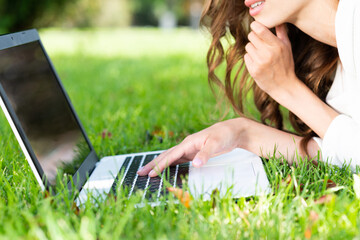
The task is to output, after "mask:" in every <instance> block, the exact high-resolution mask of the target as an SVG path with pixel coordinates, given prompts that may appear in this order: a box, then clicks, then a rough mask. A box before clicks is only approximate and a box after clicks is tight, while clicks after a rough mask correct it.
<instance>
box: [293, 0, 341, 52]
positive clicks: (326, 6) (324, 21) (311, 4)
mask: <svg viewBox="0 0 360 240" xmlns="http://www.w3.org/2000/svg"><path fill="white" fill-rule="evenodd" d="M338 5H339V0H311V1H308V3H307V4H305V6H304V8H303V9H302V10H301V11H299V13H298V14H296V16H294V18H293V19H291V20H290V23H292V24H294V25H295V26H297V27H298V28H299V29H301V30H302V31H303V32H304V33H306V34H308V35H309V36H311V37H312V38H314V39H316V40H318V41H320V42H323V43H325V44H328V45H330V46H333V47H336V46H337V44H336V35H335V17H336V11H337V7H338Z"/></svg>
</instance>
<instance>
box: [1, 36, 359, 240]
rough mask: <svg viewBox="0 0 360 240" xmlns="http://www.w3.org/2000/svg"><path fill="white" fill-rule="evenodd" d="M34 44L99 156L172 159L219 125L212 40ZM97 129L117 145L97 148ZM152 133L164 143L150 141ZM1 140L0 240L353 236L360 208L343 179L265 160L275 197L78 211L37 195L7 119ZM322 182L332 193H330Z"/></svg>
mask: <svg viewBox="0 0 360 240" xmlns="http://www.w3.org/2000/svg"><path fill="white" fill-rule="evenodd" d="M41 36H42V38H43V42H44V45H45V47H46V48H47V50H48V52H49V55H50V56H51V58H52V60H53V63H54V65H55V67H56V69H57V71H58V73H59V75H60V77H61V79H62V80H63V83H64V85H65V87H66V89H67V90H68V93H69V95H70V98H71V99H72V102H73V104H74V106H75V109H76V110H77V112H78V114H79V117H80V119H81V121H82V123H83V125H84V127H85V129H86V131H87V133H88V135H89V138H90V139H91V141H92V143H93V145H94V147H95V149H96V151H97V153H98V154H99V156H100V157H102V156H107V155H114V154H121V153H131V152H138V151H147V150H159V149H167V148H169V147H171V146H173V145H175V144H176V143H178V142H179V141H181V139H183V137H184V136H186V135H188V134H191V133H194V132H196V131H199V130H201V129H203V128H205V127H207V126H209V125H211V124H212V123H215V122H216V120H217V119H218V117H219V116H220V114H219V113H218V112H217V111H216V108H215V104H216V102H215V99H214V97H213V96H212V94H211V91H210V89H209V87H208V84H207V79H206V66H205V54H206V48H207V44H208V40H207V39H206V38H204V37H203V36H202V35H200V34H198V33H195V32H192V31H188V30H177V31H174V32H161V31H158V30H153V29H135V30H134V29H132V30H131V29H128V30H111V29H108V30H86V31H76V30H73V31H59V30H56V29H55V30H44V31H41ZM252 108H253V106H252ZM233 116H234V115H232V114H229V116H228V117H233ZM104 130H106V131H109V132H111V133H112V137H111V138H102V137H101V133H102V132H103V131H104ZM147 131H148V132H150V133H153V132H157V134H159V135H162V137H163V142H162V143H160V142H159V141H158V140H157V138H153V139H152V140H150V141H149V139H147V138H146V132H147ZM0 137H1V141H0V169H1V171H2V172H1V175H0V222H1V224H0V238H1V239H3V238H4V239H18V238H20V239H28V238H29V239H49V238H50V239H108V238H110V239H119V238H128V239H135V238H136V239H179V238H180V239H209V238H210V239H242V238H246V239H289V238H291V239H304V238H305V237H309V236H310V235H309V234H311V237H312V238H313V239H344V238H359V237H360V233H359V229H360V221H359V220H360V217H359V210H360V201H359V199H358V198H357V197H356V196H357V195H356V194H355V193H354V187H353V185H354V182H353V175H352V173H351V172H350V171H349V170H348V169H347V168H343V169H339V168H336V167H332V166H328V165H324V164H319V165H318V166H314V165H312V164H310V163H307V162H301V163H300V164H299V165H298V166H292V167H291V166H288V165H287V164H283V163H282V161H283V159H275V158H271V157H270V160H269V161H264V163H265V169H266V171H267V174H268V178H269V181H270V183H271V186H272V188H273V194H270V195H268V196H260V197H256V198H247V199H244V198H241V199H238V201H234V200H233V199H232V198H231V196H230V195H229V196H226V197H225V198H222V199H220V198H219V197H218V196H217V195H216V194H214V196H213V198H212V200H211V201H200V200H193V201H192V202H191V205H190V208H186V207H185V206H183V205H182V204H175V203H173V202H172V201H170V202H169V204H167V205H161V206H158V207H150V206H145V207H144V208H135V207H134V205H135V204H136V203H138V202H139V201H140V195H137V196H134V197H132V198H130V199H127V198H126V197H125V194H124V193H123V192H121V191H120V192H119V193H118V197H117V198H116V199H115V198H114V197H109V198H108V199H107V200H106V201H98V202H97V204H94V203H92V202H90V201H89V202H87V203H86V206H85V207H84V208H82V209H80V211H79V212H77V210H76V209H75V208H74V207H73V204H72V201H73V199H72V198H69V197H67V195H66V193H60V194H58V195H57V196H52V197H45V194H44V193H42V192H41V191H40V188H39V186H38V184H37V182H36V180H35V177H34V176H33V174H32V172H31V170H30V168H29V166H28V164H27V162H26V160H25V158H24V155H23V154H22V152H21V150H20V147H19V145H18V144H17V141H16V139H15V137H14V136H13V134H12V132H11V129H10V127H9V125H8V124H7V122H6V120H5V117H4V116H3V114H1V115H0ZM289 176H290V177H289ZM290 178H291V181H290ZM328 179H330V180H332V181H333V182H335V183H336V185H337V188H327V187H326V183H327V182H328ZM355 189H358V188H355ZM324 195H325V196H326V197H325V198H321V197H322V196H324ZM170 198H171V196H170ZM319 199H320V200H321V199H323V200H324V199H325V200H324V201H323V203H321V201H320V202H319ZM95 200H96V199H95Z"/></svg>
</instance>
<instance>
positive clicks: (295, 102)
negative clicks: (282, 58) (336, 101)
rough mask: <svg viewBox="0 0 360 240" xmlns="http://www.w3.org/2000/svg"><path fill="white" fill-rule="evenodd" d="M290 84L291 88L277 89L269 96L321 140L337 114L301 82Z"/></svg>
mask: <svg viewBox="0 0 360 240" xmlns="http://www.w3.org/2000/svg"><path fill="white" fill-rule="evenodd" d="M291 82H292V83H294V84H293V85H292V86H291V87H289V88H287V89H285V90H284V89H279V91H278V92H273V93H270V95H271V96H272V98H274V99H275V101H277V102H278V103H279V104H281V105H283V106H284V107H286V108H287V109H289V111H291V112H292V113H294V114H295V115H296V116H298V117H299V118H300V119H301V120H302V121H303V122H304V123H305V124H306V125H308V126H309V127H310V128H311V129H312V130H313V131H314V132H316V133H317V134H318V135H319V137H320V138H323V137H324V136H325V133H326V130H327V129H328V127H329V126H330V123H331V122H332V121H333V120H334V118H335V117H336V116H338V115H339V114H338V113H337V112H336V111H335V110H334V109H332V108H331V107H329V106H328V105H327V104H326V103H324V102H323V101H322V100H321V99H319V98H318V97H317V96H316V95H315V94H314V93H313V92H312V91H311V90H310V89H309V88H308V87H307V86H306V85H305V84H304V83H303V82H301V81H300V80H296V81H291Z"/></svg>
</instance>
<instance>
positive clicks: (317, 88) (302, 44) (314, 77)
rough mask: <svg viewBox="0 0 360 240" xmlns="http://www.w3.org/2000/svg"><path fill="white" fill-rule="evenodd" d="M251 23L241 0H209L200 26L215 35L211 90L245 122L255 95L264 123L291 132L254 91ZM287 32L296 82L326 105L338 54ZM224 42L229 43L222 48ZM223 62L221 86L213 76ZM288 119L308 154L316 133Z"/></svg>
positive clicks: (296, 31) (273, 107) (294, 118)
mask: <svg viewBox="0 0 360 240" xmlns="http://www.w3.org/2000/svg"><path fill="white" fill-rule="evenodd" d="M252 21H253V19H252V17H251V16H250V14H249V9H248V8H247V7H246V6H245V4H244V1H242V0H207V2H206V4H205V7H204V10H203V13H202V17H201V22H200V24H201V26H203V27H205V28H207V29H208V31H209V32H210V34H211V35H212V42H211V45H210V48H209V50H208V53H207V65H208V79H209V84H210V86H211V88H212V90H213V91H214V86H218V87H220V90H222V91H223V93H224V94H225V95H226V97H227V99H228V100H229V102H230V103H231V105H232V107H233V108H234V110H235V111H236V113H237V114H239V115H240V116H245V115H244V110H246V109H245V107H246V106H245V104H244V103H245V101H246V96H247V94H248V93H249V92H250V91H252V92H253V96H254V103H255V105H256V108H257V109H258V110H259V112H260V114H261V122H262V123H264V124H266V125H270V126H273V127H275V128H277V129H280V130H285V131H287V130H286V129H284V124H283V115H282V113H281V110H280V106H279V104H278V103H277V102H276V101H275V100H273V99H272V98H271V97H270V96H269V95H268V94H267V93H265V92H264V91H262V90H261V89H260V88H259V87H258V86H257V85H256V83H255V82H254V80H253V79H252V78H251V76H250V75H249V72H248V71H247V69H246V66H245V62H244V61H243V57H244V55H245V53H246V51H245V45H246V44H247V43H248V42H249V40H248V37H247V36H248V34H249V32H250V24H251V22H252ZM287 28H288V36H289V39H290V41H291V44H292V51H293V57H294V63H295V73H296V76H297V77H298V78H299V79H300V80H301V81H303V82H304V83H305V84H306V85H307V86H308V87H309V88H310V89H311V90H312V91H313V92H314V93H315V94H316V95H317V96H318V97H319V98H320V99H321V100H322V101H325V98H326V95H327V93H328V91H329V90H330V87H331V85H332V82H333V79H334V75H335V71H336V68H337V62H338V59H339V56H338V51H337V49H336V48H334V47H331V46H329V45H326V44H324V43H321V42H319V41H317V40H314V39H313V38H311V37H310V36H308V35H306V34H305V33H303V32H302V31H300V30H299V29H298V28H297V27H295V26H294V25H292V24H289V23H288V24H287ZM223 39H227V40H228V41H227V42H226V43H224V41H223ZM225 44H226V45H227V46H226V48H225V47H224V46H225ZM224 61H225V62H226V70H225V79H224V80H221V79H220V78H219V77H218V76H217V74H216V73H215V70H216V69H217V68H218V67H219V66H220V65H221V64H222V63H223V62H224ZM214 92H215V91H214ZM288 118H289V120H290V123H291V125H292V126H293V128H294V130H295V131H296V133H297V134H298V135H300V136H302V137H303V138H302V141H301V143H300V146H301V149H302V150H303V151H304V152H305V153H306V154H308V152H307V144H308V142H309V141H310V139H311V138H312V137H313V136H316V134H315V132H314V131H312V130H311V129H310V128H309V127H308V126H307V125H306V124H305V123H304V122H303V121H302V120H301V119H299V118H298V117H297V116H296V115H295V114H293V113H292V112H289V116H288Z"/></svg>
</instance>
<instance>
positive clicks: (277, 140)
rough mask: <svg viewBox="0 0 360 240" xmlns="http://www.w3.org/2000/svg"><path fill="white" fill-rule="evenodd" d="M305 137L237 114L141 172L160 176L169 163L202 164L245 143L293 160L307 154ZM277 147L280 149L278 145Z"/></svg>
mask: <svg viewBox="0 0 360 240" xmlns="http://www.w3.org/2000/svg"><path fill="white" fill-rule="evenodd" d="M300 140H301V137H299V136H296V135H294V134H290V133H286V132H284V131H280V130H277V129H275V128H272V127H269V126H265V125H263V124H261V123H258V122H255V121H253V120H249V119H247V118H236V119H231V120H227V121H224V122H220V123H216V124H214V125H213V126H211V127H209V128H206V129H204V130H202V131H200V132H197V133H195V134H192V135H190V136H188V137H186V138H185V139H184V141H182V142H181V143H180V144H179V145H177V146H175V147H173V148H171V149H169V150H167V151H165V152H163V153H162V154H161V155H160V156H158V157H157V158H156V159H155V160H153V161H152V162H150V163H148V164H147V165H146V166H144V167H143V168H142V169H141V170H140V171H139V172H138V174H139V175H141V176H143V175H146V174H149V176H150V177H154V176H157V175H158V174H159V173H160V172H161V171H163V170H164V169H165V168H166V167H167V166H169V165H172V164H179V163H183V162H188V161H193V165H194V166H195V167H201V166H202V165H203V164H205V163H206V162H207V161H208V160H209V158H211V157H214V156H216V155H219V154H222V153H225V152H228V151H231V150H232V149H234V148H236V147H241V148H244V149H247V150H248V151H251V152H253V153H255V154H257V155H259V156H263V157H268V156H273V154H274V150H275V154H276V156H277V157H279V156H285V158H286V159H287V160H288V162H289V163H292V162H293V159H295V156H296V154H297V153H298V154H299V155H301V156H305V153H303V152H301V151H298V150H299V149H300V147H299V143H300ZM275 148H276V149H275ZM318 150H319V148H318V145H317V144H316V143H315V141H313V140H312V141H310V143H309V147H308V151H309V154H310V156H311V157H315V156H317V151H318Z"/></svg>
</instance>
